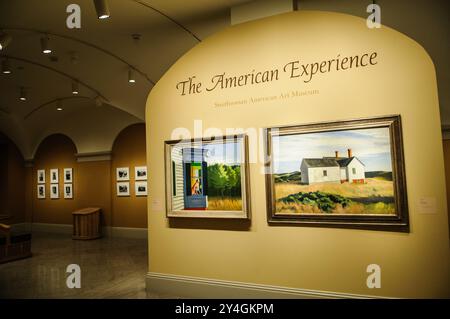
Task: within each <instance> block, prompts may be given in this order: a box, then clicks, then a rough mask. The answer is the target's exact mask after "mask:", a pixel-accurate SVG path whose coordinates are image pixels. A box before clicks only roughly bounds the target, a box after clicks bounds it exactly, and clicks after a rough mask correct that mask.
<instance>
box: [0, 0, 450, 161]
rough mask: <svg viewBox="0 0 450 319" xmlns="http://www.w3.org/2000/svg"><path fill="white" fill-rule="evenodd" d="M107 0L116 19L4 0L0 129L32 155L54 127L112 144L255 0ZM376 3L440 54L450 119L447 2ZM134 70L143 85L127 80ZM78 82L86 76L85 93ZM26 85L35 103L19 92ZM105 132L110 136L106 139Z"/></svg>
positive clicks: (303, 4)
mask: <svg viewBox="0 0 450 319" xmlns="http://www.w3.org/2000/svg"><path fill="white" fill-rule="evenodd" d="M107 2H108V4H109V9H110V13H111V17H110V18H109V19H105V20H99V19H98V18H97V14H96V11H95V7H94V3H93V0H57V1H56V0H0V30H3V32H5V33H7V34H9V35H11V36H12V38H13V40H12V42H11V43H10V45H9V46H8V47H7V48H6V49H5V50H2V51H0V57H1V59H2V61H4V59H5V58H8V61H9V63H10V65H11V69H12V73H11V74H0V131H3V132H4V133H5V134H7V135H8V136H9V137H10V138H11V139H13V140H14V142H16V144H17V145H18V146H19V147H20V148H21V150H22V152H23V153H24V155H25V157H32V155H33V153H34V151H35V149H36V147H37V145H38V144H39V142H40V141H41V140H42V139H43V138H44V137H45V136H47V135H48V134H51V133H66V134H68V135H72V136H71V137H72V138H73V139H77V138H79V139H80V140H83V141H84V142H83V143H84V144H83V145H84V146H83V147H82V151H84V152H88V151H99V150H103V149H107V148H108V143H109V144H111V143H112V142H111V141H109V139H110V138H109V136H114V135H116V134H118V132H119V131H120V130H121V129H122V128H123V127H125V126H127V125H130V124H133V123H136V122H140V121H143V120H144V115H145V101H146V98H147V96H148V93H149V91H150V90H151V89H152V87H153V85H154V84H155V83H156V82H157V81H158V80H159V79H160V77H161V76H162V75H163V74H164V73H165V72H166V70H167V69H168V68H169V67H170V66H171V65H172V64H173V63H174V62H175V61H176V60H177V59H178V58H179V57H181V56H182V55H183V54H184V53H185V52H187V51H188V50H189V49H191V48H192V47H193V46H195V45H196V44H198V43H199V42H200V41H201V40H202V39H204V38H206V37H207V36H209V35H211V34H213V33H215V32H218V31H220V30H222V29H223V28H225V27H227V26H229V25H230V7H232V6H234V5H239V4H242V3H245V2H248V0H195V1H184V0H107ZM363 2H364V1H360V0H342V1H330V0H301V1H300V6H299V8H300V10H301V9H305V10H328V11H338V12H344V13H349V14H354V15H358V16H362V17H366V16H367V13H366V11H365V9H366V6H367V4H368V3H371V1H366V2H367V3H363ZM72 3H76V4H78V5H79V6H80V8H81V29H69V28H68V27H67V26H66V19H67V17H68V16H69V13H67V12H66V8H67V6H68V5H69V4H72ZM377 3H380V5H381V6H382V10H383V11H382V22H383V23H384V24H386V25H389V26H391V27H393V28H395V29H397V30H399V31H401V32H404V33H405V34H407V35H409V36H410V37H412V38H414V39H416V40H417V41H418V42H419V43H421V44H422V45H424V47H425V49H426V50H427V51H428V52H429V53H430V54H431V56H432V58H433V60H434V62H435V64H436V66H437V70H438V81H439V84H440V93H439V94H440V101H441V111H442V115H443V122H444V124H445V123H448V124H450V105H449V101H450V95H449V93H448V83H449V73H448V56H449V53H450V52H449V51H450V50H449V41H448V32H449V26H448V24H449V22H448V21H449V19H448V2H447V1H444V0H442V1H436V2H430V1H423V0H415V1H406V0H398V1H387V0H384V1H377ZM394 3H395V4H394ZM446 9H447V10H446ZM418 22H422V23H418ZM44 36H45V37H48V38H49V45H50V47H51V49H52V53H51V54H48V55H47V54H43V53H42V50H41V44H40V39H41V38H42V37H44ZM299 40H300V39H299ZM130 69H131V70H132V71H133V72H134V76H135V78H136V83H134V84H131V83H129V82H128V72H129V70H130ZM73 82H77V83H79V94H78V95H76V96H75V95H73V94H72V83H73ZM21 88H24V89H25V91H26V94H27V100H26V101H20V100H19V95H20V90H21ZM57 107H61V108H62V109H63V111H57V110H56V109H57ZM87 130H92V132H93V133H92V134H94V133H95V134H96V136H97V137H99V140H102V139H103V140H104V141H105V142H99V141H95V140H94V139H92V138H90V137H89V134H86V132H83V131H87ZM102 132H107V133H105V134H106V135H107V136H108V137H105V136H103V137H101V135H102ZM92 134H91V135H92ZM91 137H92V136H91ZM106 141H107V142H106ZM79 151H80V150H79Z"/></svg>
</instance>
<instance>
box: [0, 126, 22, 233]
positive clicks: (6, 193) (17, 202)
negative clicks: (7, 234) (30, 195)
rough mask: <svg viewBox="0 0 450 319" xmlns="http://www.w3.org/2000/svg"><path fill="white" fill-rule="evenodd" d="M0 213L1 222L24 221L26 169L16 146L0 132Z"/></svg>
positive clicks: (13, 222)
mask: <svg viewBox="0 0 450 319" xmlns="http://www.w3.org/2000/svg"><path fill="white" fill-rule="evenodd" d="M0 169H1V173H0V174H1V181H0V215H1V216H2V222H3V223H5V222H6V223H11V224H15V223H22V222H24V221H25V187H26V169H25V167H24V159H23V156H22V154H21V152H20V150H19V149H18V147H17V146H16V145H15V144H14V143H13V142H12V141H11V140H10V139H9V138H8V137H6V136H4V135H2V134H1V133H0Z"/></svg>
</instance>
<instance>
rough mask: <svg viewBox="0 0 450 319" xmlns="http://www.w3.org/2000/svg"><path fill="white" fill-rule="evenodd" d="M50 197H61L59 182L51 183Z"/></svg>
mask: <svg viewBox="0 0 450 319" xmlns="http://www.w3.org/2000/svg"><path fill="white" fill-rule="evenodd" d="M50 198H51V199H58V198H59V185H58V184H52V185H50Z"/></svg>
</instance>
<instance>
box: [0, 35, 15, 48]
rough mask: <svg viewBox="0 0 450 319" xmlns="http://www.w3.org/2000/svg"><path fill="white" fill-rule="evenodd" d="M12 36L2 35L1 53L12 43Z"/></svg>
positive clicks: (0, 41) (0, 42)
mask: <svg viewBox="0 0 450 319" xmlns="http://www.w3.org/2000/svg"><path fill="white" fill-rule="evenodd" d="M11 40H12V38H11V36H10V35H9V34H6V33H3V34H1V35H0V51H1V50H4V49H5V48H6V47H7V46H8V45H9V44H10V43H11Z"/></svg>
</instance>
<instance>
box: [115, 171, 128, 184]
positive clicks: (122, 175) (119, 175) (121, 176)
mask: <svg viewBox="0 0 450 319" xmlns="http://www.w3.org/2000/svg"><path fill="white" fill-rule="evenodd" d="M116 180H117V181H118V182H124V181H129V180H130V168H129V167H118V168H117V169H116Z"/></svg>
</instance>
